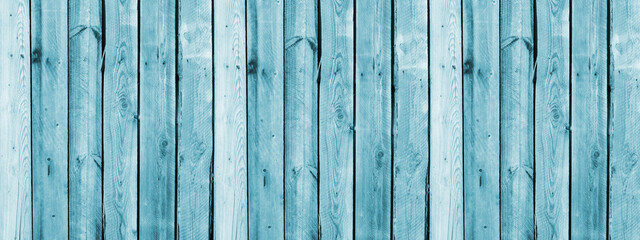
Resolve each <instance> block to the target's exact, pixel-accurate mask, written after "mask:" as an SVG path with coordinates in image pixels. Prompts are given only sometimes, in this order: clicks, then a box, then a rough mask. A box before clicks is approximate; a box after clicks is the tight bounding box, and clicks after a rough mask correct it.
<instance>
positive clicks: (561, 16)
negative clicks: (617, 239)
mask: <svg viewBox="0 0 640 240" xmlns="http://www.w3.org/2000/svg"><path fill="white" fill-rule="evenodd" d="M536 1H537V2H536V21H537V22H536V26H537V28H536V29H537V30H536V34H537V43H536V44H537V56H536V64H537V69H536V71H537V73H536V84H535V107H534V109H535V113H534V114H535V128H534V129H535V133H534V134H535V150H534V151H535V175H536V178H535V181H534V182H535V205H536V206H535V217H536V219H535V222H536V236H537V237H538V238H542V239H567V238H569V162H570V160H569V132H570V131H571V130H570V129H571V126H570V125H569V123H570V122H569V121H570V116H569V81H570V75H569V57H570V56H569V1H568V0H562V1H552V0H536Z"/></svg>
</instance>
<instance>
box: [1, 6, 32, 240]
mask: <svg viewBox="0 0 640 240" xmlns="http://www.w3.org/2000/svg"><path fill="white" fill-rule="evenodd" d="M0 6H2V8H0V26H2V27H1V28H0V73H1V74H0V136H2V137H0V239H31V238H32V224H31V223H32V222H31V219H32V204H31V192H32V191H31V160H32V159H31V114H30V111H31V110H30V108H31V90H30V85H31V82H30V80H31V71H30V70H31V69H30V66H29V65H30V62H31V54H29V53H30V51H31V44H30V41H29V36H30V35H29V34H30V31H29V22H30V21H29V20H30V19H29V1H26V0H0Z"/></svg>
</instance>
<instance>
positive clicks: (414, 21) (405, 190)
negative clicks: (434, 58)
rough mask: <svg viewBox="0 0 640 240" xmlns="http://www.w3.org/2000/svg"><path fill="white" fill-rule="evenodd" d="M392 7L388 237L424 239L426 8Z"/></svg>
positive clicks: (417, 0) (417, 3)
mask: <svg viewBox="0 0 640 240" xmlns="http://www.w3.org/2000/svg"><path fill="white" fill-rule="evenodd" d="M394 7H395V9H394V11H395V19H394V21H395V29H393V30H394V39H395V40H394V43H395V45H394V46H393V48H394V52H393V54H394V60H395V62H394V63H393V64H394V68H395V72H394V75H393V86H392V91H395V95H394V96H395V99H394V102H395V104H394V105H393V106H392V107H393V112H394V114H393V116H394V119H393V140H394V142H393V149H394V152H393V154H394V156H393V159H394V160H393V164H394V166H393V177H394V185H393V236H394V237H395V238H396V239H427V229H428V223H429V220H428V218H427V216H428V215H427V211H428V207H427V197H428V196H427V186H428V185H427V184H428V178H429V177H428V173H429V170H428V169H429V121H428V119H429V48H428V45H429V39H428V29H429V21H428V20H429V17H428V13H429V11H428V7H429V6H428V5H427V1H421V0H410V1H402V0H396V1H395V4H394Z"/></svg>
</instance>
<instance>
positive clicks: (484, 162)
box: [462, 0, 500, 239]
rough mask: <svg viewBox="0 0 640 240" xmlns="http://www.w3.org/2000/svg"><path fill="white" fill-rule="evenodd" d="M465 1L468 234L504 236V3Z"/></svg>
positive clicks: (489, 237)
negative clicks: (501, 20) (501, 63)
mask: <svg viewBox="0 0 640 240" xmlns="http://www.w3.org/2000/svg"><path fill="white" fill-rule="evenodd" d="M499 7H500V6H499V4H498V2H497V1H480V0H464V1H463V3H462V8H463V9H462V12H463V13H462V15H463V16H464V19H463V22H462V25H463V31H464V38H463V42H462V48H463V52H464V54H463V57H464V59H463V66H462V73H463V94H464V104H463V106H464V110H463V111H464V112H463V116H464V131H463V132H464V218H465V221H464V228H465V231H464V234H465V238H466V239H498V238H500V111H496V110H497V109H496V108H497V107H498V106H500V65H499V64H500V32H499V31H500V29H499V26H500V22H499V21H500V8H499Z"/></svg>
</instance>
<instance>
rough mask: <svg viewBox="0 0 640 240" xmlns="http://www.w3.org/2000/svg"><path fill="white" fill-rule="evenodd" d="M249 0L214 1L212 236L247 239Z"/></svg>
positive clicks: (216, 237)
mask: <svg viewBox="0 0 640 240" xmlns="http://www.w3.org/2000/svg"><path fill="white" fill-rule="evenodd" d="M245 7H246V5H245V1H244V0H232V1H214V5H213V11H214V14H213V16H214V21H213V31H214V32H215V33H216V34H214V36H213V37H214V40H213V42H214V47H213V52H214V54H215V55H214V74H215V76H214V87H213V89H214V93H213V96H214V102H213V104H214V107H213V109H214V120H213V121H214V123H213V126H214V131H213V132H214V136H213V141H214V145H213V154H214V155H213V179H214V183H213V219H214V220H213V237H214V238H215V239H247V238H248V236H247V235H248V232H249V229H248V221H247V95H246V94H247V76H246V73H247V72H246V69H247V68H246V66H247V58H246V57H247V54H246V24H245V13H246V9H245Z"/></svg>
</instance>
